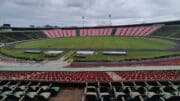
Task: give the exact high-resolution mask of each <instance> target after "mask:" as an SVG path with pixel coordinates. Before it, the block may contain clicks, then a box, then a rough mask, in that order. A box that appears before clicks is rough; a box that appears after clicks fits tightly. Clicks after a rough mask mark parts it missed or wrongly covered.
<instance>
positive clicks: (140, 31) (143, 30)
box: [115, 25, 162, 36]
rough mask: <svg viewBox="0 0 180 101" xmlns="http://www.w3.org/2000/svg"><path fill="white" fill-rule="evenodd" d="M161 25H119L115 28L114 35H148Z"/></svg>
mask: <svg viewBox="0 0 180 101" xmlns="http://www.w3.org/2000/svg"><path fill="white" fill-rule="evenodd" d="M161 26H162V25H148V26H137V27H120V28H117V31H116V33H115V35H116V36H149V35H150V34H151V33H153V32H154V31H156V30H158V29H159V28H161Z"/></svg>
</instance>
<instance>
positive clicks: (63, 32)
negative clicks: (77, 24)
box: [43, 24, 162, 38]
mask: <svg viewBox="0 0 180 101" xmlns="http://www.w3.org/2000/svg"><path fill="white" fill-rule="evenodd" d="M161 27H162V25H160V24H157V25H142V26H131V27H124V26H122V27H117V28H113V27H102V28H81V29H79V31H77V30H78V29H75V28H74V29H54V30H43V33H44V34H45V35H46V36H47V37H48V38H58V37H75V36H81V37H87V36H142V37H145V36H149V35H150V34H151V33H153V32H154V31H156V30H158V29H159V28H161ZM78 32H79V33H78Z"/></svg>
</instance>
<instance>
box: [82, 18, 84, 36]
mask: <svg viewBox="0 0 180 101" xmlns="http://www.w3.org/2000/svg"><path fill="white" fill-rule="evenodd" d="M84 19H85V17H84V16H82V24H83V26H82V27H83V34H84V23H85V22H84Z"/></svg>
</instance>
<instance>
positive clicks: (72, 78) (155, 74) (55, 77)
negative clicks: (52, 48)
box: [0, 71, 179, 83]
mask: <svg viewBox="0 0 180 101" xmlns="http://www.w3.org/2000/svg"><path fill="white" fill-rule="evenodd" d="M178 75H179V73H178V71H132V72H131V71H122V72H0V80H29V81H55V82H67V83H71V82H72V83H84V82H113V81H149V80H150V81H155V80H176V79H177V77H178Z"/></svg>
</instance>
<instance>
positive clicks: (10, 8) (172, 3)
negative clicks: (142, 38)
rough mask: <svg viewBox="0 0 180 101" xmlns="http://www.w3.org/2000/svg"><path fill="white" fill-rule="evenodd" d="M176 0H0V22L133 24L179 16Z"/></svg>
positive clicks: (22, 24) (17, 24)
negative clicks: (110, 21)
mask: <svg viewBox="0 0 180 101" xmlns="http://www.w3.org/2000/svg"><path fill="white" fill-rule="evenodd" d="M179 4H180V1H178V0H1V1H0V24H1V23H11V24H13V25H14V26H29V25H31V24H34V25H44V24H52V25H59V26H72V25H77V26H81V25H82V16H85V21H86V25H103V24H108V21H109V18H108V15H109V14H111V15H112V22H113V24H115V25H117V24H132V23H142V22H155V21H165V20H175V19H180V7H179Z"/></svg>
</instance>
